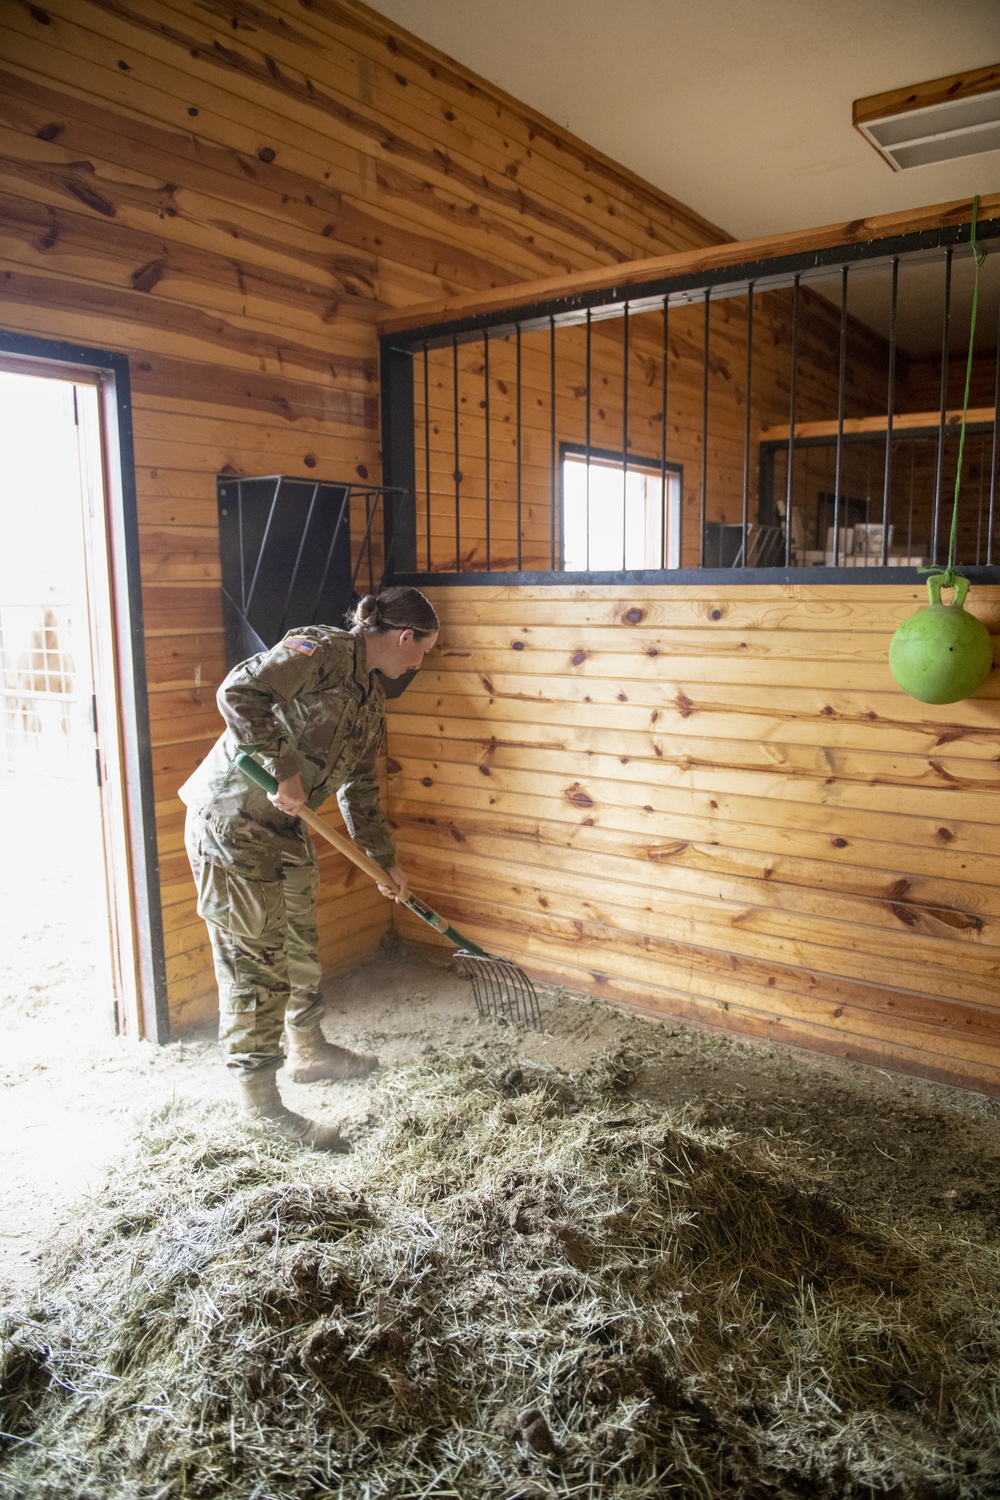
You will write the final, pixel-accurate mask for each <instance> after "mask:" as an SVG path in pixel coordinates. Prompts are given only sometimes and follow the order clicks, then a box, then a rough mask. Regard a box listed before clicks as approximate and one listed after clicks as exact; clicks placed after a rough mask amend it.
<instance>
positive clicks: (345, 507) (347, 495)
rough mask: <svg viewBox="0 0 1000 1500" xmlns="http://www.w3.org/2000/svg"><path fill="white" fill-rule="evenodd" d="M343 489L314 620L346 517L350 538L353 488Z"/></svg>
mask: <svg viewBox="0 0 1000 1500" xmlns="http://www.w3.org/2000/svg"><path fill="white" fill-rule="evenodd" d="M341 488H342V489H343V491H344V498H343V499H342V500H341V502H340V514H339V515H338V516H337V521H336V525H335V526H334V528H333V535H332V536H331V538H330V545H329V547H328V549H327V553H326V562H325V563H324V565H323V576H322V578H321V579H320V581H319V588H318V589H317V591H316V602H315V604H314V605H313V607H312V613H313V619H315V618H316V615H317V614H318V613H319V606H320V601H321V599H322V598H323V591H324V589H325V588H326V580H327V578H328V576H329V573H330V564H331V563H332V562H333V554H334V552H335V551H336V547H337V541H338V538H339V537H340V528H341V527H342V526H343V524H344V518H345V516H346V517H347V518H348V525H347V529H348V536H349V535H350V504H351V486H350V485H349V484H345V485H343V486H341Z"/></svg>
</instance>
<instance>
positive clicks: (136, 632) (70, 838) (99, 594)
mask: <svg viewBox="0 0 1000 1500" xmlns="http://www.w3.org/2000/svg"><path fill="white" fill-rule="evenodd" d="M81 352H82V351H81ZM116 376H117V379H116ZM123 377H124V378H125V379H126V380H127V371H121V370H118V371H116V370H115V369H114V368H112V369H110V370H108V369H107V368H104V369H102V368H101V367H100V366H97V365H95V366H94V367H91V368H80V367H79V366H78V365H76V364H75V363H74V364H67V363H65V362H60V361H59V360H56V359H52V358H38V357H34V358H32V357H30V356H28V357H25V356H23V355H20V354H18V355H15V356H13V357H11V356H10V355H7V356H4V355H2V354H0V430H2V442H0V521H2V525H3V534H4V538H5V545H4V547H3V549H2V561H0V652H2V658H3V683H2V694H3V701H2V707H3V758H2V760H0V798H2V800H3V803H4V806H5V810H6V814H7V818H8V826H9V827H13V828H14V829H15V831H16V834H17V847H20V848H21V849H22V851H23V858H24V860H25V864H26V867H27V868H28V869H34V878H33V880H30V881H28V882H26V883H27V884H29V885H31V886H32V887H33V890H34V901H33V904H31V903H29V906H28V908H27V909H26V911H25V914H24V917H23V920H24V921H25V923H26V924H29V927H30V930H26V933H25V939H26V946H25V948H24V951H25V953H26V954H28V959H27V961H28V962H31V961H32V960H31V958H30V953H31V952H32V951H34V950H33V949H32V944H31V942H30V941H27V939H29V938H30V937H31V934H32V933H35V934H37V933H39V932H41V933H42V934H45V933H48V934H49V935H50V942H49V943H48V945H47V948H46V945H45V944H44V943H43V944H42V945H41V947H39V946H38V945H37V944H36V945H35V947H36V948H38V954H37V960H38V961H37V967H36V970H35V971H34V972H33V973H31V974H30V975H25V982H24V983H23V984H22V988H23V989H24V990H25V991H26V992H31V993H33V994H35V995H37V996H42V997H43V998H44V997H45V996H46V995H49V996H50V998H51V1005H50V1006H49V1011H48V1012H47V1013H46V1021H47V1024H51V1025H53V1026H55V1027H57V1028H58V1027H59V1025H60V1022H61V1016H60V1006H68V1007H70V1009H71V1011H72V1014H71V1015H67V1016H66V1017H65V1018H62V1019H63V1020H64V1022H65V1024H66V1025H67V1026H69V1029H70V1030H72V1029H73V1028H74V1027H75V1028H79V1027H81V1026H83V1027H84V1029H85V1030H86V1029H88V1028H89V1027H91V1026H93V1027H94V1028H95V1029H98V1030H99V1029H104V1030H109V1029H112V1028H113V1029H115V1030H117V1031H120V1032H124V1033H126V1034H128V1035H130V1036H132V1037H143V1036H146V1037H149V1038H150V1039H154V1040H163V1039H165V1036H166V1025H165V1020H166V1006H165V993H164V985H163V974H162V971H163V961H162V936H161V928H160V913H159V901H158V883H157V881H156V864H155V830H154V828H153V821H152V818H153V814H152V787H151V767H150V764H149V751H148V730H145V724H144V720H145V680H144V670H143V662H142V626H141V607H140V605H139V597H138V579H137V557H136V555H135V548H134V546H133V547H132V548H130V547H129V546H128V542H129V529H130V527H129V522H130V520H131V523H132V529H133V531H134V503H133V505H132V515H131V517H130V516H129V514H128V511H129V506H128V503H127V496H126V495H125V493H124V488H123V484H122V476H123V475H124V474H128V475H129V477H130V469H131V455H130V453H128V454H127V455H123V453H122V446H121V439H122V424H121V415H122V402H121V395H122V392H121V382H122V378H123ZM133 502H134V497H133ZM133 541H134V536H133ZM130 554H131V555H130ZM137 612H138V617H137ZM137 689H138V691H137ZM21 823H23V824H24V827H23V828H22V827H21ZM35 867H37V868H35ZM8 905H9V908H10V910H9V912H8V922H10V921H13V920H15V919H16V917H15V914H16V911H17V910H19V909H20V908H19V902H18V892H17V890H16V889H14V890H13V891H12V893H11V899H10V901H9V903H8ZM10 936H11V937H14V938H15V939H16V936H17V935H16V934H10ZM74 945H76V946H77V947H78V949H79V951H80V953H81V954H82V955H84V958H83V959H82V960H81V963H80V965H79V973H80V976H81V977H80V979H79V982H78V984H77V985H76V986H75V991H76V993H75V996H72V995H71V991H72V990H73V988H74V987H73V986H72V985H69V986H67V984H66V983H65V976H64V971H65V967H66V960H67V952H66V950H69V951H70V952H72V950H73V948H74ZM87 955H89V958H87ZM60 975H63V976H64V978H63V979H62V980H60V978H59V976H60ZM60 984H61V985H62V988H60ZM63 991H65V992H66V993H65V995H63ZM60 995H63V998H62V999H60ZM42 1009H44V1006H43V1007H42ZM70 1022H72V1025H70Z"/></svg>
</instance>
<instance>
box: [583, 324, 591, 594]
mask: <svg viewBox="0 0 1000 1500" xmlns="http://www.w3.org/2000/svg"><path fill="white" fill-rule="evenodd" d="M586 350H587V357H586V361H585V368H584V374H583V384H584V394H585V398H586V402H587V410H586V414H585V418H584V427H585V432H584V460H583V461H584V465H585V468H586V472H585V474H584V480H585V482H586V486H587V572H588V573H589V572H590V308H589V307H588V309H587V339H586Z"/></svg>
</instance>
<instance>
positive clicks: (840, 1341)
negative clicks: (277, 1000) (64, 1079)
mask: <svg viewBox="0 0 1000 1500" xmlns="http://www.w3.org/2000/svg"><path fill="white" fill-rule="evenodd" d="M515 1045H516V1044H515ZM630 1066H631V1061H630V1059H629V1058H627V1057H623V1056H621V1055H616V1056H609V1057H606V1058H604V1059H602V1060H601V1061H600V1062H599V1063H598V1064H596V1065H594V1066H592V1067H591V1068H590V1069H589V1070H587V1071H586V1072H585V1073H583V1074H582V1075H581V1076H579V1077H577V1078H573V1077H571V1076H569V1075H567V1074H565V1073H562V1072H560V1071H558V1070H550V1069H543V1068H538V1067H533V1066H530V1065H528V1064H520V1065H519V1064H517V1062H516V1053H515V1051H514V1050H513V1047H512V1048H511V1049H509V1051H508V1055H507V1056H506V1057H502V1056H501V1055H500V1053H499V1052H497V1051H494V1053H493V1054H492V1055H491V1056H490V1057H489V1058H488V1059H487V1058H484V1057H477V1056H464V1057H460V1056H456V1057H445V1056H433V1057H428V1058H426V1059H423V1060H422V1061H421V1062H420V1063H419V1064H418V1065H415V1066H411V1067H409V1068H405V1069H402V1070H396V1071H394V1072H393V1073H391V1074H389V1075H386V1076H385V1077H384V1078H382V1079H381V1080H380V1081H379V1082H378V1083H377V1084H376V1086H375V1088H374V1089H373V1095H372V1119H373V1121H374V1122H375V1123H374V1124H372V1126H371V1128H370V1131H369V1133H368V1134H367V1136H366V1137H365V1138H364V1139H363V1140H362V1141H361V1142H360V1144H359V1149H358V1150H357V1151H356V1153H355V1155H354V1156H352V1157H350V1158H347V1159H344V1158H334V1159H329V1158H324V1157H321V1156H317V1155H310V1154H307V1153H304V1152H300V1151H298V1150H295V1149H293V1148H290V1147H285V1146H284V1145H282V1144H281V1143H279V1142H277V1141H276V1140H275V1139H274V1138H273V1137H272V1136H271V1135H270V1134H269V1133H268V1131H267V1129H266V1128H263V1127H261V1128H252V1129H249V1130H248V1129H247V1128H246V1127H242V1126H239V1125H238V1124H237V1123H236V1122H235V1121H234V1118H233V1116H232V1114H231V1112H230V1111H228V1110H227V1109H226V1108H224V1107H221V1106H220V1107H218V1108H215V1109H201V1110H196V1109H194V1108H189V1109H183V1108H177V1109H174V1110H172V1111H170V1112H169V1113H166V1114H164V1115H162V1116H161V1117H160V1118H158V1119H156V1120H154V1121H153V1122H152V1123H151V1125H150V1126H149V1128H148V1130H147V1132H146V1134H145V1136H144V1137H143V1139H142V1141H141V1142H140V1146H139V1149H138V1152H137V1154H135V1155H133V1158H132V1160H131V1161H130V1162H129V1163H128V1165H127V1167H123V1168H122V1169H121V1170H119V1171H118V1173H117V1174H116V1175H115V1176H114V1178H113V1179H112V1181H111V1183H110V1185H109V1187H108V1189H107V1190H106V1192H105V1193H104V1194H103V1195H102V1205H103V1206H102V1207H101V1208H99V1209H98V1208H94V1209H92V1210H89V1211H88V1214H87V1216H86V1219H85V1222H84V1223H83V1224H82V1227H81V1229H80V1233H79V1239H78V1241H77V1243H76V1244H75V1246H74V1248H73V1249H72V1251H71V1252H69V1253H68V1254H67V1256H66V1257H65V1258H64V1260H63V1262H62V1264H61V1265H60V1266H58V1267H57V1268H56V1269H55V1270H54V1272H53V1276H52V1279H51V1280H50V1283H49V1287H48V1292H47V1294H46V1296H45V1298H44V1300H43V1303H42V1305H40V1306H39V1307H36V1308H34V1309H31V1310H29V1311H26V1312H22V1313H20V1314H18V1315H14V1316H9V1317H8V1319H7V1322H6V1326H4V1327H3V1329H2V1330H0V1331H2V1334H3V1339H2V1345H0V1349H2V1353H0V1360H2V1363H0V1427H2V1429H3V1432H4V1434H5V1436H4V1437H3V1438H2V1439H0V1444H2V1449H0V1490H2V1491H3V1492H4V1493H5V1494H6V1495H9V1496H11V1497H12V1500H15V1497H16V1500H22V1497H23V1500H28V1497H31V1500H49V1497H51V1500H56V1497H59V1500H73V1497H77V1500H168V1497H169V1500H173V1497H179V1496H184V1497H191V1500H200V1497H219V1500H222V1497H226V1500H229V1497H232V1500H236V1497H239V1500H272V1497H273V1500H286V1497H287V1500H302V1497H305V1496H313V1495H315V1496H327V1495H334V1496H342V1497H344V1500H361V1497H364V1500H381V1497H386V1500H388V1497H393V1500H408V1497H414V1500H415V1497H418V1496H437V1497H444V1496H456V1497H461V1500H477V1497H483V1500H486V1497H489V1500H496V1497H501V1500H503V1497H509V1500H513V1497H522V1500H528V1497H541V1496H549V1495H552V1496H556V1495H558V1496H589V1497H595V1500H596V1497H598V1496H599V1497H602V1500H604V1497H622V1500H624V1497H629V1500H640V1497H644V1496H654V1495H655V1496H664V1495H674V1496H678V1497H681V1500H687V1497H697V1500H722V1497H726V1500H732V1497H746V1500H758V1497H759V1500H763V1497H768V1500H784V1497H788V1500H791V1497H817V1500H823V1497H830V1500H841V1497H851V1500H853V1497H857V1500H861V1497H874V1496H891V1497H895V1500H986V1497H988V1496H995V1495H997V1494H1000V1415H998V1401H997V1382H996V1361H997V1358H998V1357H1000V1345H998V1342H997V1326H998V1325H997V1314H998V1310H1000V1277H998V1275H997V1264H996V1260H995V1258H994V1257H991V1255H990V1254H989V1253H988V1252H987V1251H985V1250H983V1249H982V1248H981V1247H979V1248H976V1247H973V1246H971V1245H968V1246H962V1245H961V1244H958V1245H955V1244H952V1245H951V1246H949V1247H944V1246H942V1245H935V1244H931V1243H930V1242H923V1241H914V1242H909V1243H908V1242H905V1241H904V1240H903V1239H902V1238H900V1237H899V1236H898V1235H897V1234H894V1233H892V1232H890V1231H889V1230H887V1229H884V1228H880V1227H879V1226H877V1225H875V1224H873V1223H867V1222H863V1221H862V1220H860V1219H859V1218H857V1217H855V1216H854V1215H853V1214H852V1213H851V1211H850V1209H849V1208H848V1207H846V1206H844V1205H843V1204H839V1203H837V1202H836V1201H834V1200H833V1199H832V1197H831V1196H830V1195H829V1193H828V1192H827V1191H826V1190H825V1189H824V1187H823V1184H822V1183H821V1182H817V1181H816V1180H810V1179H808V1178H803V1176H802V1175H801V1173H800V1172H799V1170H798V1169H797V1167H796V1165H795V1162H794V1161H793V1160H790V1159H789V1158H788V1152H789V1148H788V1147H787V1146H781V1147H780V1148H779V1147H775V1148H774V1149H772V1150H770V1151H768V1152H767V1153H765V1152H763V1151H762V1150H761V1148H760V1147H759V1146H756V1145H753V1144H751V1143H748V1142H747V1141H746V1140H744V1139H742V1138H740V1137H737V1136H735V1135H733V1134H731V1133H727V1132H726V1131H721V1130H710V1129H704V1128H697V1127H695V1126H694V1125H693V1124H691V1123H690V1122H689V1121H688V1120H687V1119H686V1118H685V1116H684V1114H683V1112H674V1113H669V1114H663V1113H662V1112H659V1111H655V1110H653V1109H651V1108H650V1107H648V1106H646V1105H643V1104H640V1103H637V1102H636V1101H634V1100H632V1099H630V1098H629V1096H628V1092H627V1087H628V1083H629V1080H630ZM331 1097H332V1096H331Z"/></svg>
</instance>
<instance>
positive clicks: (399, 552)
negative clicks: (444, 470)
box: [379, 339, 429, 573]
mask: <svg viewBox="0 0 1000 1500" xmlns="http://www.w3.org/2000/svg"><path fill="white" fill-rule="evenodd" d="M379 362H380V367H381V374H382V481H383V487H384V488H386V489H394V490H400V491H404V492H405V493H401V494H400V496H399V503H398V504H397V505H394V506H393V516H392V537H391V539H390V542H389V544H388V545H387V548H386V550H387V552H389V551H391V553H392V556H393V557H394V558H395V561H396V566H397V567H398V568H399V570H400V572H404V573H411V572H414V571H415V570H416V566H417V475H416V442H415V434H414V430H413V412H414V395H413V354H412V352H411V351H410V350H409V349H400V348H397V347H396V346H395V344H394V343H392V342H390V340H388V339H383V340H382V346H381V352H380V361H379ZM428 493H429V489H428Z"/></svg>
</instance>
